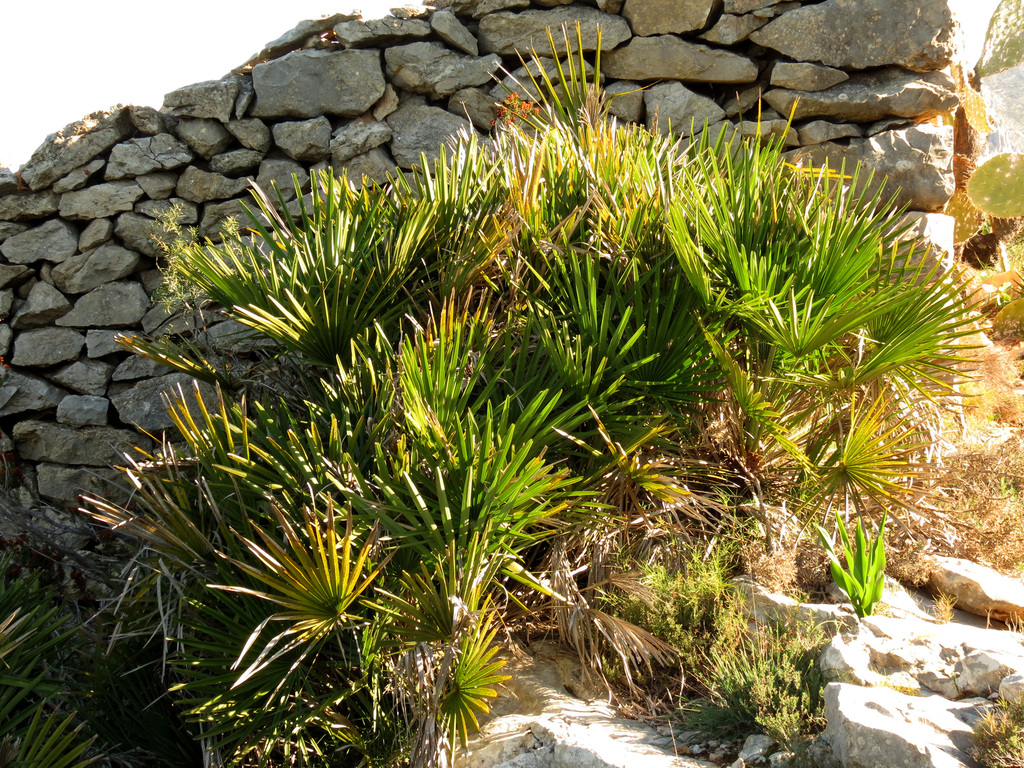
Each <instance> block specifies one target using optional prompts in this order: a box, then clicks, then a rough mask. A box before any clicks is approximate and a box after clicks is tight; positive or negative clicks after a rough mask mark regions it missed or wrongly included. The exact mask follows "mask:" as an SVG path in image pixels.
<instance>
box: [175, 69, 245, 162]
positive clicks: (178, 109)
mask: <svg viewBox="0 0 1024 768" xmlns="http://www.w3.org/2000/svg"><path fill="white" fill-rule="evenodd" d="M237 98H238V80H236V79H235V78H229V79H225V80H208V81H206V82H203V83H195V84H193V85H186V86H185V87H184V88H178V89H177V90H176V91H171V92H170V93H168V94H167V95H166V96H164V106H163V109H164V111H165V112H168V113H170V114H172V115H174V116H175V117H200V118H213V119H215V120H220V121H221V122H222V123H226V122H228V120H230V119H231V117H232V116H233V114H234V110H235V101H236V99H237ZM186 162H187V161H186Z"/></svg>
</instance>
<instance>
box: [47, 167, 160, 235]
mask: <svg viewBox="0 0 1024 768" xmlns="http://www.w3.org/2000/svg"><path fill="white" fill-rule="evenodd" d="M143 194H144V193H143V191H142V187H140V186H139V185H138V184H137V183H136V182H135V181H129V180H124V181H111V182H107V183H106V184H97V185H96V186H94V187H86V188H85V189H80V190H78V191H77V192H68V193H66V194H64V195H61V198H60V215H61V216H63V217H64V218H66V219H76V220H83V219H104V218H106V217H108V216H113V215H114V214H115V213H121V212H122V211H130V210H131V209H132V206H133V205H135V201H136V200H138V199H139V198H140V197H142V195H143ZM75 240H76V244H77V240H78V238H77V233H76V237H75Z"/></svg>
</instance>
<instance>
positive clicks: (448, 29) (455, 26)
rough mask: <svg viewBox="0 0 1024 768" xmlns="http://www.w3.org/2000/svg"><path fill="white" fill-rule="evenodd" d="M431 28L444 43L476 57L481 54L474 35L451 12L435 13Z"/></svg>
mask: <svg viewBox="0 0 1024 768" xmlns="http://www.w3.org/2000/svg"><path fill="white" fill-rule="evenodd" d="M430 28H431V29H432V30H434V33H435V34H436V35H437V36H438V37H440V38H441V39H442V40H444V42H446V43H448V45H451V46H453V47H455V48H458V49H459V50H460V51H462V52H463V53H468V54H469V55H470V56H476V55H478V54H479V53H480V46H479V44H478V43H477V41H476V38H475V37H473V33H472V32H470V31H469V30H468V29H466V25H465V24H463V23H462V22H461V21H459V17H458V16H456V15H455V14H454V13H452V12H451V11H449V10H443V11H435V12H434V13H433V14H431V16H430Z"/></svg>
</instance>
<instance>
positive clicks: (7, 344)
mask: <svg viewBox="0 0 1024 768" xmlns="http://www.w3.org/2000/svg"><path fill="white" fill-rule="evenodd" d="M13 342H14V331H12V330H11V326H9V325H0V356H3V357H6V356H7V355H8V354H9V353H10V351H11V344H12V343H13Z"/></svg>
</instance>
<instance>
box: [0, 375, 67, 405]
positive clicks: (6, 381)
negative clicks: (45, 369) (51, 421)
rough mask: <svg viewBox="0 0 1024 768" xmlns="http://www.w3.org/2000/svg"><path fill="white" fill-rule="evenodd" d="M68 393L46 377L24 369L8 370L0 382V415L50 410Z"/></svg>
mask: <svg viewBox="0 0 1024 768" xmlns="http://www.w3.org/2000/svg"><path fill="white" fill-rule="evenodd" d="M66 395H67V392H65V391H64V390H63V389H61V388H60V387H55V386H54V385H53V384H51V383H50V382H48V381H46V380H45V379H40V378H38V377H36V376H32V375H30V374H27V373H24V372H23V371H8V372H7V375H6V376H4V378H3V381H2V382H0V416H13V415H15V414H19V413H30V412H33V411H49V410H51V409H53V408H56V407H57V406H58V405H59V404H60V401H61V400H62V399H63V398H64V397H65V396H66Z"/></svg>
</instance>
